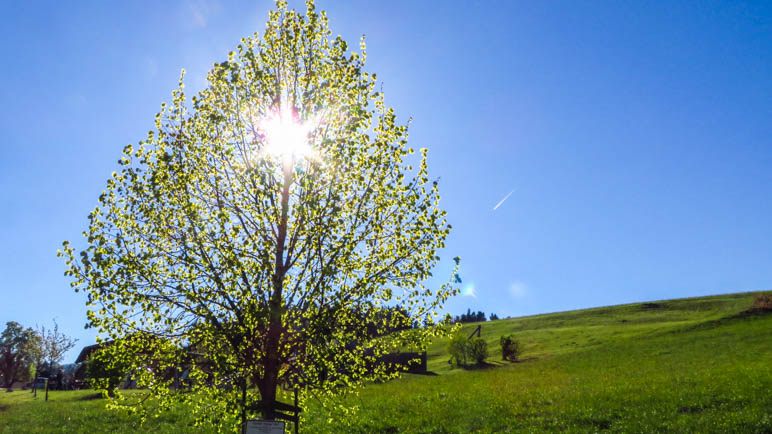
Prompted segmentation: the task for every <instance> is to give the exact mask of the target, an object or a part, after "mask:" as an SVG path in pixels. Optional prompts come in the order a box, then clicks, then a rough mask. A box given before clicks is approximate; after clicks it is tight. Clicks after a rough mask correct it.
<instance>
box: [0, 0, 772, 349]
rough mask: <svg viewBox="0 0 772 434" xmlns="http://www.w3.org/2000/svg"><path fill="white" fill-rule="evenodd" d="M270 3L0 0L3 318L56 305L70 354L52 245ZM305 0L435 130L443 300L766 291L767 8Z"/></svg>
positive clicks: (522, 310)
mask: <svg viewBox="0 0 772 434" xmlns="http://www.w3.org/2000/svg"><path fill="white" fill-rule="evenodd" d="M290 6H294V7H299V8H302V7H303V5H302V3H301V2H298V1H293V2H291V3H290ZM271 7H272V3H271V2H268V1H255V0H252V1H242V2H235V1H234V2H230V1H212V2H208V1H179V2H155V1H154V2H150V1H148V2H103V1H91V2H54V1H51V2H44V1H38V2H2V4H0V21H2V26H0V48H1V49H2V50H1V51H0V52H1V53H2V60H0V62H2V68H0V139H1V140H0V187H1V188H0V209H1V210H2V212H0V246H1V248H0V322H2V324H0V327H4V323H5V322H6V321H9V320H15V321H18V322H20V323H22V324H23V325H25V326H34V325H35V324H40V325H43V324H45V325H50V323H51V319H52V318H56V320H57V321H58V323H59V324H60V327H61V328H62V329H63V330H64V331H65V332H66V333H69V334H71V335H73V336H75V337H77V338H79V339H80V342H79V344H78V348H77V349H76V350H73V351H71V353H70V354H69V355H68V357H67V360H65V361H66V362H70V361H72V360H73V359H74V358H75V356H76V354H77V351H79V349H80V346H81V345H86V344H90V343H92V342H93V340H94V332H93V331H92V330H84V329H83V325H84V323H85V321H86V319H85V311H86V308H85V296H84V295H83V294H76V293H74V292H73V291H72V290H71V289H70V288H69V281H68V280H67V279H66V278H65V277H64V276H63V274H62V273H63V271H64V263H63V261H62V260H61V259H60V258H57V257H56V255H55V253H56V250H57V248H59V247H60V244H61V241H62V240H64V239H69V240H71V241H73V243H74V245H75V247H80V246H82V245H83V242H82V237H81V236H80V233H81V231H83V230H85V229H86V227H87V219H86V216H87V214H88V213H89V211H90V210H91V209H92V208H93V207H94V205H96V201H97V197H98V195H99V193H100V191H101V190H102V189H103V188H104V187H105V181H106V179H107V178H108V176H109V175H110V173H111V172H112V171H113V170H115V169H116V168H117V160H118V158H119V156H120V152H121V150H122V148H123V147H124V146H125V145H126V144H129V143H137V142H138V141H139V140H141V139H143V138H144V137H145V135H146V133H147V131H148V130H149V129H151V128H152V127H153V119H154V115H155V113H156V112H157V111H158V109H159V106H160V104H161V102H163V101H169V100H170V99H171V98H170V92H171V90H172V89H173V88H175V86H176V83H177V80H178V77H179V72H180V69H181V68H183V67H184V68H186V69H187V71H188V74H187V77H186V81H187V83H188V90H189V91H191V90H193V91H195V90H199V89H201V87H202V86H203V85H204V82H205V80H204V78H205V73H206V71H207V70H208V68H209V67H210V66H211V64H212V63H213V62H215V61H222V60H224V59H225V58H226V56H227V53H228V52H229V51H230V50H232V49H234V48H235V47H236V45H237V44H238V42H239V39H240V38H241V37H243V36H247V35H249V34H251V33H253V32H255V31H261V30H262V29H263V28H264V25H265V21H266V19H267V11H268V10H269V9H270V8H271ZM317 7H318V9H323V10H327V11H328V13H329V16H330V24H331V28H332V30H333V32H334V33H339V34H341V35H343V36H344V38H345V39H347V40H348V41H349V43H350V46H352V47H356V46H357V44H356V42H357V40H358V38H359V36H360V35H361V34H366V35H367V41H368V64H369V68H368V69H369V70H370V71H371V72H376V73H377V74H378V78H379V80H382V81H383V90H384V92H385V94H386V98H387V103H389V104H390V105H392V106H393V107H394V108H395V111H396V113H397V115H398V116H399V117H400V118H401V119H406V118H408V117H409V116H412V117H413V118H414V121H413V125H412V129H411V141H410V143H411V144H412V145H413V146H414V147H427V148H429V164H430V166H429V169H430V174H431V175H432V176H434V177H440V178H441V179H440V186H441V192H442V197H443V201H442V206H443V207H444V208H445V209H446V210H447V211H448V218H449V221H450V223H451V224H452V225H453V231H452V233H451V235H450V238H449V240H448V241H449V242H448V243H447V248H446V250H445V251H443V252H441V256H442V258H443V260H442V263H441V265H440V266H439V267H438V268H437V270H436V273H435V274H436V275H437V276H442V277H445V276H447V275H448V274H449V272H450V270H451V268H452V261H451V258H452V257H454V256H456V255H458V256H460V257H461V258H462V269H461V277H462V279H463V281H464V293H465V294H466V295H461V296H458V297H457V298H455V299H453V300H451V301H450V302H449V304H448V309H449V311H450V312H451V313H454V314H458V313H461V312H462V311H466V309H467V308H472V309H473V310H475V311H477V310H482V311H484V312H486V314H488V313H490V312H495V313H497V314H498V315H499V316H501V317H505V316H519V315H525V314H534V313H543V312H552V311H560V310H568V309H576V308H584V307H592V306H601V305H610V304H618V303H626V302H635V301H645V300H655V299H663V298H674V297H687V296H698V295H707V294H717V293H727V292H736V291H750V290H763V289H772V224H771V223H772V218H771V216H772V3H771V2H747V3H743V2H724V3H720V2H709V1H700V2H671V1H661V2H632V1H631V2H582V1H566V2H533V1H528V2H525V1H524V2H515V1H501V2H492V1H491V2H481V1H457V2H454V1H447V0H445V1H437V2H429V1H420V2H416V1H389V2H382V1H368V2H353V1H350V2H349V1H347V2H339V1H335V2H333V1H329V0H328V1H325V0H318V3H317ZM510 193H511V194H510ZM507 196H508V197H507ZM505 197H507V199H506V200H505V201H504V202H503V203H500V201H501V200H502V199H504V198H505ZM497 204H500V205H499V206H498V207H497V208H496V209H495V210H494V207H496V205H497Z"/></svg>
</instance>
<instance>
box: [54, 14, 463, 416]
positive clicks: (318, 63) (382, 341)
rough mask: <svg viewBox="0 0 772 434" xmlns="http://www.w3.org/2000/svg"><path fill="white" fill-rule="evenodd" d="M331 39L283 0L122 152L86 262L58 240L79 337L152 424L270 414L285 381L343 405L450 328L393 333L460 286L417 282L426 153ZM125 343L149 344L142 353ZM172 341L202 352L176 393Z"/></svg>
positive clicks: (323, 24) (430, 186) (429, 210)
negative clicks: (86, 328) (81, 301)
mask: <svg viewBox="0 0 772 434" xmlns="http://www.w3.org/2000/svg"><path fill="white" fill-rule="evenodd" d="M330 34H331V32H330V30H329V28H328V26H327V17H326V15H325V14H324V13H318V12H316V11H315V9H314V4H313V1H308V2H307V12H306V14H305V15H303V14H300V13H297V12H295V11H294V10H292V11H290V10H287V7H286V2H284V1H279V2H277V9H276V10H274V11H272V12H271V13H270V20H269V22H268V25H267V28H266V30H265V32H264V33H263V35H262V36H258V35H254V36H253V37H250V38H245V39H243V40H242V43H241V45H239V46H238V48H237V50H236V51H235V52H232V53H230V55H229V56H228V59H227V60H226V61H224V62H221V63H218V64H215V66H214V68H213V69H212V71H211V72H210V73H209V76H208V80H209V81H208V86H207V87H206V89H204V90H203V91H201V92H200V93H198V94H197V95H196V96H194V97H193V98H192V99H191V100H190V102H188V99H187V95H186V94H185V92H184V89H183V85H182V83H181V84H180V88H179V89H178V90H176V91H174V92H173V96H174V98H173V101H172V103H171V104H170V105H168V106H167V105H163V106H162V111H161V113H160V114H159V115H158V116H157V118H156V123H155V125H156V128H155V130H154V131H152V132H151V133H149V135H148V138H147V140H145V141H143V142H141V143H140V144H139V145H138V146H136V147H134V146H127V147H126V148H125V150H124V154H123V156H122V157H121V159H120V161H119V163H120V165H121V167H120V168H119V170H118V171H117V172H114V173H113V176H112V177H111V178H110V179H109V180H108V182H107V188H106V190H105V192H104V193H103V194H102V195H101V196H100V199H99V206H98V207H97V208H96V209H95V210H94V211H93V212H92V213H91V215H90V216H89V221H90V224H89V229H88V231H87V232H86V242H87V246H86V248H85V250H83V251H82V252H80V254H77V253H76V252H75V250H74V248H73V247H70V245H69V243H67V242H65V244H64V249H63V252H62V255H63V256H65V258H66V260H67V263H68V265H69V270H68V275H70V276H72V277H73V278H74V282H73V286H74V287H75V288H76V290H79V291H84V292H85V293H86V294H87V295H88V304H89V306H90V307H91V310H90V311H89V312H88V318H89V322H90V325H91V326H93V327H96V328H97V329H98V330H99V331H100V332H101V333H103V334H106V335H107V336H108V337H109V339H112V340H114V341H115V343H114V345H112V346H111V348H113V349H114V351H115V354H114V357H113V359H114V360H120V361H121V362H123V361H125V362H127V363H129V364H130V365H131V366H132V367H133V368H134V370H135V372H136V375H137V383H138V386H139V387H148V388H149V390H150V392H151V393H152V394H153V395H154V396H155V398H156V399H154V400H152V401H153V403H154V404H156V405H158V406H157V407H155V409H154V410H157V411H158V412H162V411H163V410H164V409H165V408H170V407H172V406H176V405H178V401H180V400H182V401H184V402H185V403H186V404H188V405H191V406H193V407H195V409H194V413H195V414H196V415H197V418H198V420H199V422H207V421H208V422H211V423H212V424H214V425H216V426H219V427H225V426H228V428H232V426H233V424H234V423H235V421H238V420H241V421H244V420H245V419H246V417H247V416H251V415H254V414H255V413H257V412H258V411H259V412H260V413H261V414H262V416H263V417H264V418H266V419H273V418H274V417H275V416H276V414H275V413H274V411H273V410H272V408H273V406H274V404H275V401H276V398H277V389H278V387H279V385H280V384H284V385H289V386H292V387H299V388H300V392H301V400H302V399H305V398H306V397H309V396H314V397H317V398H319V399H320V401H322V402H323V403H325V404H330V405H333V406H334V405H338V404H337V403H339V402H341V400H339V399H334V396H335V395H336V394H339V393H342V392H343V391H346V390H347V389H350V388H352V387H355V386H358V385H361V384H364V382H366V381H370V380H374V379H383V378H391V377H392V376H393V373H391V372H388V371H387V370H386V369H385V367H379V366H376V365H374V362H375V361H377V360H378V357H379V356H381V355H382V354H384V353H386V352H390V351H393V350H394V349H398V348H404V347H406V346H417V347H419V348H421V347H425V346H426V344H427V342H428V340H429V338H430V337H432V336H433V335H436V334H438V333H444V331H443V329H441V328H438V327H423V328H418V329H407V330H402V331H400V332H396V333H388V331H390V330H391V331H393V330H400V329H401V328H402V326H404V325H405V324H406V323H407V324H412V323H413V322H414V321H415V320H417V321H418V322H419V323H425V324H429V325H432V324H435V319H434V318H435V315H436V312H437V311H438V310H439V309H441V307H442V305H443V303H444V302H445V300H446V299H447V298H448V297H449V296H451V295H453V294H455V293H456V292H457V289H456V288H454V287H453V286H452V285H451V284H450V283H448V284H446V285H443V286H441V287H439V288H428V287H426V286H425V285H424V282H425V281H426V280H427V279H428V278H429V277H430V276H431V270H432V268H433V266H434V265H435V264H436V263H437V261H439V259H440V258H439V256H437V252H438V250H439V249H440V248H442V247H443V246H444V241H445V238H446V236H447V235H448V233H449V230H450V226H449V225H448V224H447V223H446V221H445V211H443V210H442V209H441V208H440V207H439V190H438V184H437V182H436V181H432V180H430V178H429V175H428V169H427V162H426V150H425V149H423V150H421V152H420V154H419V155H412V156H411V154H413V153H414V151H413V149H412V148H410V147H409V146H408V145H407V138H408V136H407V134H408V129H407V125H406V124H404V123H399V122H398V121H397V117H396V115H395V114H394V111H393V110H392V109H391V108H388V107H387V106H386V105H385V103H384V97H383V94H382V93H381V92H379V91H377V90H376V79H375V75H374V74H369V73H367V72H365V71H364V61H365V52H364V42H362V45H361V50H360V51H359V52H350V51H349V49H348V46H347V44H346V42H345V41H343V39H342V38H340V37H336V38H330ZM456 262H457V261H456ZM397 303H399V305H400V306H401V310H400V312H401V313H400V314H394V313H392V314H391V315H389V314H385V315H384V314H383V313H384V312H389V310H388V309H389V308H390V307H392V306H393V305H394V304H397ZM384 309H386V311H384ZM362 315H365V316H367V317H368V318H370V319H371V320H370V321H362V320H361V316H362ZM405 317H407V319H406V318H405ZM127 334H131V335H138V334H141V335H143V336H145V335H152V336H155V337H157V338H158V339H156V340H150V341H147V340H146V341H145V345H146V347H145V348H143V349H142V350H141V351H139V350H138V349H137V348H136V347H135V345H136V343H134V342H133V341H131V340H126V339H122V338H123V337H124V336H126V335H127ZM373 336H377V338H374V337H373ZM185 348H195V349H197V351H198V352H199V353H200V357H198V358H192V359H190V360H191V361H190V364H191V366H190V377H191V378H192V380H193V381H192V389H191V390H190V391H189V392H188V393H186V394H184V395H182V394H179V393H175V392H174V390H173V384H174V383H173V381H172V380H170V379H168V378H167V376H166V374H165V373H166V372H167V371H168V370H169V369H174V368H176V366H178V365H180V364H182V363H183V362H184V361H185V360H188V359H187V351H186V350H185ZM150 362H152V363H153V368H152V369H148V368H147V364H148V363H150ZM116 363H117V362H116ZM106 368H109V367H106ZM115 399H116V400H117V401H116V402H121V401H120V400H121V399H122V397H121V394H120V393H117V394H116V398H115Z"/></svg>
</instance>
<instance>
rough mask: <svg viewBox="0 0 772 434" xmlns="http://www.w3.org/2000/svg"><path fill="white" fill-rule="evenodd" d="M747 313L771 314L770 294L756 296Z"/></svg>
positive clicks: (771, 302)
mask: <svg viewBox="0 0 772 434" xmlns="http://www.w3.org/2000/svg"><path fill="white" fill-rule="evenodd" d="M747 312H758V313H764V312H772V294H761V295H757V296H756V299H754V300H753V304H751V307H750V308H749V309H748V310H747Z"/></svg>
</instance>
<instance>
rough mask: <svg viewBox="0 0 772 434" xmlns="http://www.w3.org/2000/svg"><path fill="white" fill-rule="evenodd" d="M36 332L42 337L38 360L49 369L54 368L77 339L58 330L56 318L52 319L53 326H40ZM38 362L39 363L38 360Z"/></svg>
mask: <svg viewBox="0 0 772 434" xmlns="http://www.w3.org/2000/svg"><path fill="white" fill-rule="evenodd" d="M38 334H39V336H40V337H41V339H42V352H41V357H40V358H39V361H42V362H45V363H46V364H47V365H48V369H49V370H53V369H55V368H56V367H57V366H58V365H59V363H61V362H62V359H63V358H64V354H65V353H67V351H70V350H71V349H72V348H73V347H74V346H75V343H76V342H77V341H78V340H77V339H72V338H70V337H69V336H67V335H65V334H64V333H62V332H60V331H59V324H57V323H56V320H54V327H53V328H51V329H46V328H45V327H41V328H40V331H39V332H38ZM38 364H40V363H39V362H38Z"/></svg>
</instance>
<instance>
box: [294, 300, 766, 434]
mask: <svg viewBox="0 0 772 434" xmlns="http://www.w3.org/2000/svg"><path fill="white" fill-rule="evenodd" d="M756 295H757V294H755V293H743V294H730V295H720V296H712V297H701V298H691V299H680V300H667V301H660V302H653V303H637V304H628V305H620V306H611V307H603V308H595V309H586V310H579V311H571V312H561V313H553V314H546V315H536V316H530V317H523V318H513V319H507V320H498V321H493V322H484V323H482V337H483V338H485V339H486V340H487V341H488V344H489V349H490V351H491V354H492V357H491V359H493V360H491V362H492V364H493V365H495V367H489V368H488V369H483V370H463V369H458V368H456V369H451V368H450V366H449V364H448V363H447V361H448V359H449V356H448V354H447V353H446V352H445V350H444V347H445V343H444V342H436V343H435V344H434V345H433V346H432V347H431V348H430V351H429V369H430V370H431V371H433V372H434V373H435V374H438V375H428V376H419V375H406V376H405V377H404V378H402V379H400V380H398V381H394V382H391V383H388V384H380V385H373V386H370V387H368V388H366V389H365V390H364V391H363V392H362V393H361V395H360V397H359V398H358V399H351V404H357V405H359V406H360V408H361V412H360V416H359V418H358V423H357V424H356V425H355V426H354V427H353V428H351V431H353V432H403V431H405V432H459V433H461V432H473V431H480V432H516V431H526V432H544V431H566V430H567V431H577V432H594V431H601V430H612V431H625V432H652V431H670V432H694V431H698V432H772V336H770V334H771V333H770V332H771V331H772V315H770V314H766V315H763V314H746V313H744V311H745V310H746V309H747V308H748V307H749V306H750V305H751V304H752V302H753V300H754V298H755V296H756ZM476 326H477V324H468V325H465V326H464V330H463V332H464V333H467V334H469V333H471V331H472V330H473V329H474V327H476ZM510 333H513V334H515V335H516V336H517V337H518V338H519V339H520V340H521V341H522V342H523V343H524V344H525V354H524V355H523V359H524V361H522V362H520V363H514V364H512V363H508V362H500V361H498V360H496V359H500V353H498V352H497V351H498V348H499V346H498V339H499V336H501V335H503V334H510ZM320 419H321V418H318V417H313V415H312V417H311V418H310V427H309V428H310V431H312V432H320V431H328V430H329V431H334V430H335V429H330V428H329V426H327V425H325V423H324V422H323V421H322V420H320ZM307 426H308V425H307Z"/></svg>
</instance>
